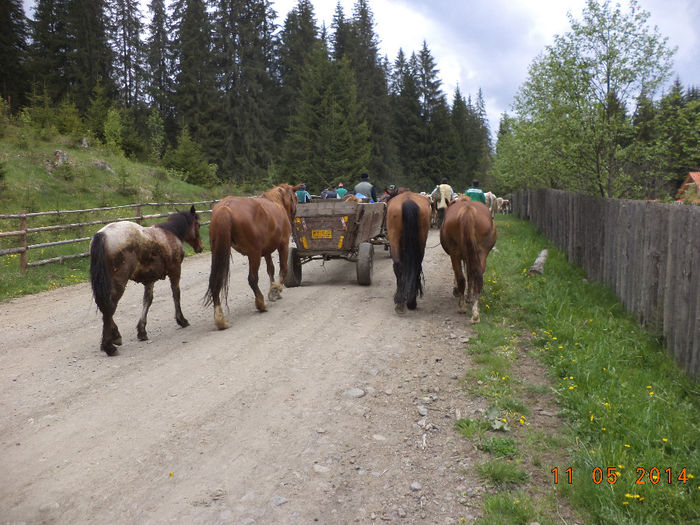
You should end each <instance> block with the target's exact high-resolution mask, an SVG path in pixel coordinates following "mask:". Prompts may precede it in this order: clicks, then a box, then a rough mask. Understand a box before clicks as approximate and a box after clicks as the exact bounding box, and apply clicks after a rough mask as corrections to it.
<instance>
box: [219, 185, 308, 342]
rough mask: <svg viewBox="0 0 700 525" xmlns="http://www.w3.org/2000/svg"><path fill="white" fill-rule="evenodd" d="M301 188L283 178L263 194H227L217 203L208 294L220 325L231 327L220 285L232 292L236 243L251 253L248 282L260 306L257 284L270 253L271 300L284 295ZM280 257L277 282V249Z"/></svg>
mask: <svg viewBox="0 0 700 525" xmlns="http://www.w3.org/2000/svg"><path fill="white" fill-rule="evenodd" d="M296 189H297V188H295V187H292V186H290V185H289V184H281V185H279V186H275V187H274V188H272V189H270V190H267V191H266V192H265V193H263V194H262V195H261V196H259V197H253V198H250V197H226V198H224V199H221V200H220V201H219V202H218V203H217V204H216V206H214V208H213V209H212V215H211V224H210V225H209V240H210V242H211V273H210V275H209V289H208V290H207V295H206V298H205V303H206V304H207V305H209V304H213V305H214V322H215V323H216V327H217V328H218V329H219V330H224V329H226V328H228V323H227V322H226V319H224V313H223V311H222V309H221V297H220V294H221V290H222V289H223V290H224V300H226V297H227V296H228V280H229V260H230V258H231V248H233V249H235V250H236V251H237V252H238V253H240V254H242V255H246V256H247V257H248V284H249V285H250V287H251V288H252V289H253V292H254V293H255V307H256V308H257V309H258V310H260V311H261V312H264V311H265V310H266V308H267V307H266V305H265V298H264V297H263V294H262V292H261V291H260V288H258V270H259V269H260V260H261V258H262V257H264V258H265V262H266V263H267V274H268V275H269V276H270V291H269V293H268V295H267V297H268V299H269V300H270V301H276V300H277V299H280V298H281V294H282V286H283V283H284V279H285V277H286V276H287V256H288V254H289V236H290V235H291V233H292V221H293V220H294V216H295V215H296V210H297V196H296V193H295V190H296ZM275 250H277V253H278V254H279V257H280V263H279V264H280V274H279V281H278V282H275V266H274V264H273V263H272V254H273V252H274V251H275Z"/></svg>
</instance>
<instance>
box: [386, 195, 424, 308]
mask: <svg viewBox="0 0 700 525" xmlns="http://www.w3.org/2000/svg"><path fill="white" fill-rule="evenodd" d="M386 229H387V236H388V238H389V245H390V246H391V258H392V259H393V261H394V275H395V276H396V293H395V294H394V303H395V309H396V312H397V313H400V314H402V313H404V312H405V311H406V307H408V309H409V310H415V309H416V305H417V303H416V298H417V296H418V294H420V295H421V296H422V295H423V286H422V282H421V279H422V276H423V256H424V255H425V243H426V241H427V239H428V231H429V230H430V201H429V199H428V198H427V197H425V196H424V195H420V194H419V193H413V192H411V191H406V192H403V193H398V194H397V195H396V196H395V197H392V198H391V199H390V200H389V203H388V204H387V208H386Z"/></svg>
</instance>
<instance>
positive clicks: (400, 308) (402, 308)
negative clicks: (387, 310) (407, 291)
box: [394, 303, 406, 315]
mask: <svg viewBox="0 0 700 525" xmlns="http://www.w3.org/2000/svg"><path fill="white" fill-rule="evenodd" d="M394 310H396V313H397V314H401V315H403V314H405V313H406V303H396V306H395V307H394Z"/></svg>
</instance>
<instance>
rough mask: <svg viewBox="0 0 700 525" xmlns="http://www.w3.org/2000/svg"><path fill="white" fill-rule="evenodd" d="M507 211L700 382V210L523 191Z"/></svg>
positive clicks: (548, 192)
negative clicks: (655, 336)
mask: <svg viewBox="0 0 700 525" xmlns="http://www.w3.org/2000/svg"><path fill="white" fill-rule="evenodd" d="M513 211H514V212H515V213H516V214H517V215H518V217H520V218H522V219H527V220H529V221H531V222H532V223H533V224H534V225H535V226H536V227H537V228H538V229H539V230H540V232H542V233H543V234H544V235H545V236H546V237H547V238H549V239H550V240H551V241H552V242H553V243H554V244H555V245H556V246H557V247H558V248H559V249H560V250H562V251H563V252H565V253H566V254H567V258H568V260H569V261H571V262H573V263H574V264H577V265H579V266H581V267H583V269H584V270H585V271H586V274H587V276H588V278H589V279H591V280H594V281H597V282H601V283H603V284H605V285H607V286H609V287H610V288H611V289H612V290H613V291H614V292H615V294H616V295H617V296H618V297H619V298H620V300H621V301H622V304H623V305H624V306H625V308H626V309H627V310H628V311H629V312H632V313H633V314H635V315H636V316H637V319H638V320H639V322H640V323H641V324H642V325H643V326H646V327H648V328H649V329H651V330H652V331H654V332H657V333H662V334H663V336H664V339H665V342H666V347H667V349H668V350H669V351H670V352H671V353H672V355H673V357H674V358H675V360H676V362H677V363H678V364H679V365H680V366H681V367H682V368H683V369H685V371H686V373H687V374H688V375H689V376H690V377H691V378H693V379H695V380H700V206H693V205H691V206H688V205H681V204H662V203H658V202H645V201H632V200H620V199H604V198H600V197H592V196H590V195H579V194H574V193H567V192H564V191H559V190H522V191H520V192H518V193H516V194H515V195H514V198H513Z"/></svg>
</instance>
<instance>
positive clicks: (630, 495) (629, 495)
mask: <svg viewBox="0 0 700 525" xmlns="http://www.w3.org/2000/svg"><path fill="white" fill-rule="evenodd" d="M625 497H626V498H634V496H633V495H632V494H630V493H629V492H628V493H627V494H625Z"/></svg>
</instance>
